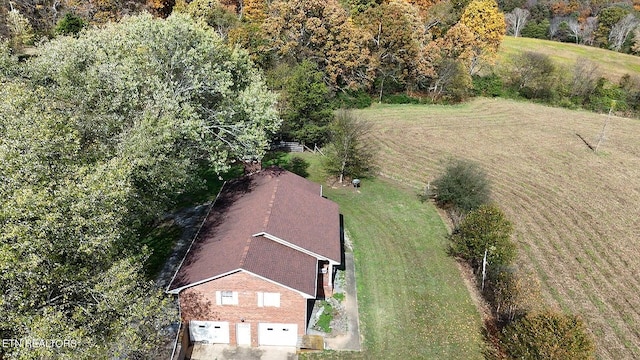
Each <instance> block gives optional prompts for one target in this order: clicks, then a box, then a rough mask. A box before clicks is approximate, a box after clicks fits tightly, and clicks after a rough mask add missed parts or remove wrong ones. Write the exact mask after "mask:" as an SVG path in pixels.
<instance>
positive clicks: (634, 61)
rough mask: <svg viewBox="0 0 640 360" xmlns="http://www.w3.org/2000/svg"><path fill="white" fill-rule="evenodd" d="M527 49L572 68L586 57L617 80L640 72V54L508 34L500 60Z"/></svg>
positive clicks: (608, 75)
mask: <svg viewBox="0 0 640 360" xmlns="http://www.w3.org/2000/svg"><path fill="white" fill-rule="evenodd" d="M524 51H534V52H538V53H542V54H546V55H549V56H550V57H551V59H553V60H554V61H555V62H556V64H557V65H560V66H564V67H567V68H571V67H573V65H574V64H575V62H576V60H577V59H579V58H585V59H588V60H590V61H593V62H595V63H597V64H598V65H599V68H600V70H601V72H602V76H604V77H605V78H607V79H608V80H609V81H611V82H614V83H617V82H618V81H619V80H620V78H621V77H622V76H623V75H625V74H630V75H633V74H638V73H640V57H639V56H633V55H629V54H621V53H617V52H615V51H611V50H606V49H600V48H595V47H592V46H586V45H577V44H570V43H561V42H557V41H550V40H541V39H530V38H521V37H518V38H514V37H512V36H505V37H504V40H503V41H502V44H501V45H500V50H499V53H498V62H499V63H503V62H505V61H508V59H509V57H512V56H513V55H516V54H519V53H522V52H524Z"/></svg>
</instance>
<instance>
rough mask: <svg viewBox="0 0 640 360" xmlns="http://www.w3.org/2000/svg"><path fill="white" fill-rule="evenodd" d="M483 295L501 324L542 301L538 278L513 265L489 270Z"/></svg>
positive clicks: (522, 313) (535, 306) (534, 307)
mask: <svg viewBox="0 0 640 360" xmlns="http://www.w3.org/2000/svg"><path fill="white" fill-rule="evenodd" d="M483 295H484V298H485V299H486V300H487V301H488V302H489V304H491V307H492V310H493V313H494V314H495V317H496V321H497V322H498V323H500V324H508V323H510V322H512V321H514V320H515V319H516V318H520V317H522V316H524V315H525V314H526V313H528V312H530V311H531V310H533V309H537V308H538V307H539V304H541V303H542V298H541V295H540V285H539V283H538V281H537V279H536V278H535V277H534V276H531V274H527V273H523V272H522V271H519V270H517V269H516V268H512V267H509V268H505V269H496V270H493V271H489V274H488V279H487V281H486V282H485V287H484V291H483Z"/></svg>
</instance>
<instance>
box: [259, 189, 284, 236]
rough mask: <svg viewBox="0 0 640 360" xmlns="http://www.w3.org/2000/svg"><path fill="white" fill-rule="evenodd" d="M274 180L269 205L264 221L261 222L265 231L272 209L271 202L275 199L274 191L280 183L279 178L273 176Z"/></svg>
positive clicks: (275, 191)
mask: <svg viewBox="0 0 640 360" xmlns="http://www.w3.org/2000/svg"><path fill="white" fill-rule="evenodd" d="M274 180H275V181H276V184H275V186H274V187H273V193H272V194H271V199H270V200H269V205H268V206H267V214H266V216H265V218H264V223H263V224H262V229H263V231H266V230H267V226H268V225H269V220H270V219H271V210H272V209H273V203H274V202H275V200H276V193H277V192H278V185H279V184H280V179H278V177H275V178H274Z"/></svg>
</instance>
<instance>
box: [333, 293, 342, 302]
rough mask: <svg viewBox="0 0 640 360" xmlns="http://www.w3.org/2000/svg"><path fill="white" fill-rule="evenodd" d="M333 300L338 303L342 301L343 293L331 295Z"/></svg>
mask: <svg viewBox="0 0 640 360" xmlns="http://www.w3.org/2000/svg"><path fill="white" fill-rule="evenodd" d="M333 298H334V299H336V300H338V301H339V302H342V301H344V293H335V294H333Z"/></svg>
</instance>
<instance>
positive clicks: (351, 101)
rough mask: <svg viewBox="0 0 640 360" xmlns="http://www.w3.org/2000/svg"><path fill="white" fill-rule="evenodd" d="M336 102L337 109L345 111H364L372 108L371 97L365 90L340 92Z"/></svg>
mask: <svg viewBox="0 0 640 360" xmlns="http://www.w3.org/2000/svg"><path fill="white" fill-rule="evenodd" d="M334 102H335V104H336V107H338V108H345V109H364V108H368V107H369V106H371V102H372V100H371V96H370V95H369V94H367V92H366V91H364V90H355V91H353V90H352V91H346V92H339V93H338V94H337V95H336V97H335V99H334Z"/></svg>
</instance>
